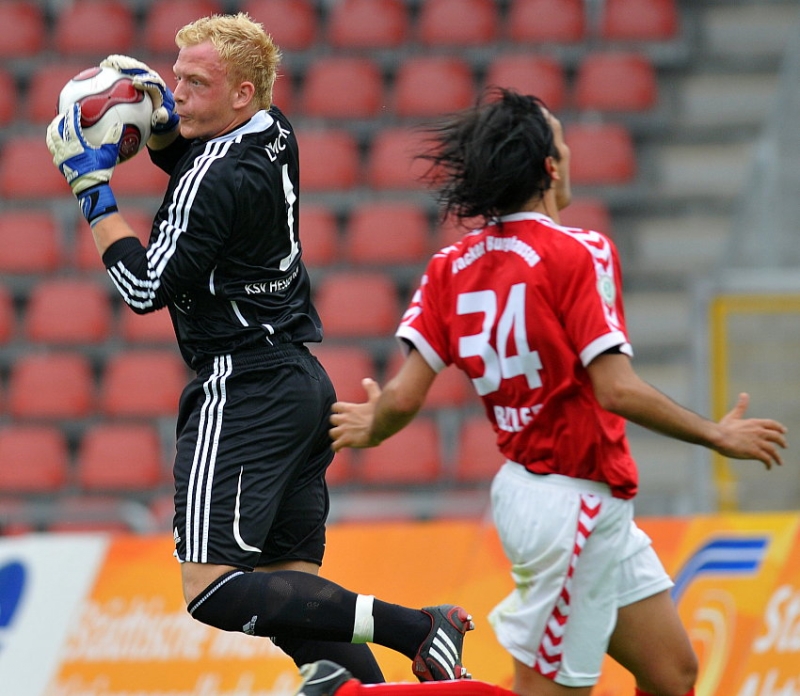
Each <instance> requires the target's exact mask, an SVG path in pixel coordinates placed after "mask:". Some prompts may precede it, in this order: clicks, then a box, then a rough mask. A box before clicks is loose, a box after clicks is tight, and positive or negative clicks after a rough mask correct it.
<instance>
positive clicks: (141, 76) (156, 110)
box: [100, 54, 180, 150]
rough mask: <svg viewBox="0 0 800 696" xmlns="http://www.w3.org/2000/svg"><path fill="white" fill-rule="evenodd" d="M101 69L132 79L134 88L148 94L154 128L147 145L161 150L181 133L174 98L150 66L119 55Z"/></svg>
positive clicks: (106, 61)
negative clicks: (151, 106) (108, 69)
mask: <svg viewBox="0 0 800 696" xmlns="http://www.w3.org/2000/svg"><path fill="white" fill-rule="evenodd" d="M100 67H101V68H114V70H119V72H121V73H123V74H124V75H129V76H130V77H131V78H132V80H133V86H134V87H136V89H140V90H142V91H143V92H146V93H147V94H148V95H149V96H150V101H152V102H153V117H152V119H151V126H152V132H153V135H152V136H151V137H150V139H149V140H148V141H147V145H148V147H150V148H151V149H153V150H158V149H161V148H163V147H166V146H167V145H169V143H171V142H172V141H173V140H174V139H175V137H176V135H177V132H178V125H179V123H180V118H178V114H176V113H175V97H174V95H173V94H172V90H170V88H169V87H167V85H166V83H165V82H164V80H163V78H162V77H161V75H159V74H158V73H157V72H156V71H155V70H153V69H152V68H151V67H150V66H149V65H147V63H142V61H140V60H136V59H135V58H131V57H130V56H123V55H119V54H115V55H111V56H108V57H107V58H105V59H104V60H103V61H101V63H100Z"/></svg>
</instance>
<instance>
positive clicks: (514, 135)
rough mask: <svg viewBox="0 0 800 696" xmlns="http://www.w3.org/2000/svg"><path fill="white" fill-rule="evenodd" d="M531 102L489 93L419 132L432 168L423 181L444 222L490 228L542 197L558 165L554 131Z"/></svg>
mask: <svg viewBox="0 0 800 696" xmlns="http://www.w3.org/2000/svg"><path fill="white" fill-rule="evenodd" d="M546 108H547V107H546V106H545V104H544V103H543V102H542V101H541V100H540V99H538V98H537V97H534V96H528V95H522V94H518V93H517V92H515V91H513V90H510V89H503V88H493V89H491V90H489V91H488V92H486V93H485V94H484V95H483V97H482V98H481V100H479V101H478V103H477V104H476V105H475V106H473V107H472V108H470V109H466V110H464V111H461V112H458V113H456V114H451V115H449V116H447V117H445V118H444V119H442V120H441V121H439V122H436V123H433V124H431V125H429V126H427V127H424V128H423V132H424V134H425V139H424V143H425V145H424V146H425V147H427V149H426V150H424V151H423V152H421V153H420V154H418V155H417V159H421V160H426V161H427V162H428V163H429V164H430V166H429V168H428V169H427V170H426V171H425V173H424V174H423V175H422V177H421V178H422V180H423V181H424V182H425V183H426V184H427V185H428V186H429V187H430V188H431V189H432V190H433V191H434V192H435V194H436V198H437V200H438V202H439V204H440V206H441V213H442V218H443V219H444V218H447V217H455V218H457V219H458V220H459V221H464V220H467V219H475V218H478V219H481V218H482V219H483V220H484V221H486V222H488V221H490V220H495V219H497V218H498V217H500V216H502V215H507V214H509V213H514V212H516V211H518V210H520V209H521V208H522V207H523V205H524V204H525V203H527V202H528V201H529V200H530V199H531V198H533V197H534V196H537V195H538V196H543V195H544V193H545V191H547V190H548V189H549V188H550V183H551V177H550V174H549V173H548V171H547V168H546V166H545V161H546V159H547V157H555V158H556V159H559V154H558V151H557V149H556V147H555V144H554V142H553V130H552V128H551V126H550V123H549V122H548V121H547V118H546V117H545V114H544V112H543V109H546Z"/></svg>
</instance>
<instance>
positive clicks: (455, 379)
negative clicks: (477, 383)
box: [362, 350, 478, 409]
mask: <svg viewBox="0 0 800 696" xmlns="http://www.w3.org/2000/svg"><path fill="white" fill-rule="evenodd" d="M405 359H406V356H405V354H404V353H403V352H402V351H400V350H397V351H395V352H394V353H392V355H391V357H390V358H389V362H388V364H387V366H386V371H385V374H384V380H383V381H384V382H386V381H388V380H389V379H391V378H392V377H394V375H396V374H397V372H398V371H399V370H400V367H401V366H402V365H403V362H404V361H405ZM477 398H478V397H477V395H476V394H475V390H474V389H473V387H472V383H471V382H470V380H469V377H467V376H466V375H465V374H464V373H463V372H462V371H461V370H459V369H458V368H457V367H455V366H454V365H450V366H448V367H446V368H445V369H444V370H442V371H441V372H440V373H439V374H438V375H436V380H435V381H434V383H433V385H432V386H431V388H430V390H429V391H428V395H427V396H426V397H425V408H426V409H435V408H459V407H461V406H464V405H466V404H468V403H470V402H477ZM362 400H363V399H362Z"/></svg>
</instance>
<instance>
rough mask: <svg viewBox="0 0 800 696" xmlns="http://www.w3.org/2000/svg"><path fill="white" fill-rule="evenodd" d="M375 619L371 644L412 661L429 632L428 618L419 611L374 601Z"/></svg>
mask: <svg viewBox="0 0 800 696" xmlns="http://www.w3.org/2000/svg"><path fill="white" fill-rule="evenodd" d="M372 616H373V618H374V619H375V632H374V633H375V635H374V640H373V641H372V642H373V643H377V644H378V645H383V646H385V647H387V648H391V649H392V650H396V651H397V652H399V653H402V654H403V655H405V656H406V657H407V658H408V659H410V660H413V659H414V655H416V654H417V650H419V646H420V645H422V641H424V640H425V638H427V637H428V633H430V631H431V619H430V617H429V616H428V615H427V614H425V613H423V612H422V611H420V610H419V609H408V608H407V607H403V606H400V605H399V604H389V603H387V602H382V601H380V600H379V599H376V600H375V602H374V604H373V605H372Z"/></svg>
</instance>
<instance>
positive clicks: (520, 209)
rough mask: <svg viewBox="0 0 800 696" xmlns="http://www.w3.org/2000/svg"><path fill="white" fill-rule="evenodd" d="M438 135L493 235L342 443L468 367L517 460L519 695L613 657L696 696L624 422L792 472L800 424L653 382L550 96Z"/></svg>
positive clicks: (412, 317)
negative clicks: (574, 186)
mask: <svg viewBox="0 0 800 696" xmlns="http://www.w3.org/2000/svg"><path fill="white" fill-rule="evenodd" d="M429 135H430V148H429V149H428V150H427V151H426V152H424V153H422V157H423V159H425V160H426V161H428V162H429V163H430V165H431V169H430V176H429V180H430V183H431V185H432V186H433V187H434V188H435V190H436V191H437V194H438V198H439V202H440V204H441V205H442V209H443V215H445V216H447V215H450V216H455V217H456V218H458V219H460V220H462V221H466V220H472V221H474V220H478V221H479V228H478V229H476V230H474V231H472V232H470V233H468V234H465V235H464V236H463V237H462V238H461V239H460V240H459V241H458V242H457V243H455V244H453V245H451V246H448V247H446V248H444V249H441V250H440V251H439V252H437V253H436V254H435V255H434V256H433V257H432V258H431V260H430V262H429V264H428V267H427V270H426V272H425V275H424V277H423V278H422V281H421V283H420V286H419V289H418V290H417V292H416V294H415V295H414V297H413V299H412V301H411V304H410V306H409V307H408V310H407V311H406V313H405V315H404V317H403V319H402V322H401V324H400V327H399V328H398V330H397V333H396V335H397V337H398V339H400V341H401V343H402V344H403V345H404V347H405V348H406V349H407V357H406V360H405V362H404V363H403V365H402V367H401V368H400V369H399V371H398V373H397V374H396V375H395V376H394V377H393V378H392V379H391V380H390V381H389V382H388V383H387V384H386V385H385V386H384V387H383V389H382V390H381V388H380V387H379V386H378V384H377V383H376V382H374V381H373V380H371V379H365V380H364V387H365V390H366V392H367V397H368V401H367V402H365V403H362V404H353V403H344V402H338V403H336V404H335V405H334V407H333V414H332V416H331V423H332V428H331V431H330V432H331V437H332V438H333V441H334V444H333V448H334V450H339V449H342V448H343V447H374V446H376V445H379V444H380V443H381V442H382V441H383V440H385V439H386V438H387V437H390V436H391V435H393V434H394V433H396V432H397V431H399V430H400V429H401V428H403V427H404V426H405V425H406V424H407V423H409V422H410V421H411V420H412V419H413V418H414V416H415V414H416V413H417V411H418V410H419V409H420V407H421V406H422V405H423V402H424V400H425V395H426V393H427V392H428V389H429V388H430V386H431V384H432V383H433V381H434V379H435V378H436V375H437V373H438V372H440V371H441V370H442V369H443V368H444V367H445V366H447V365H449V364H451V363H452V364H455V365H456V366H457V367H458V368H460V369H461V370H463V371H464V372H465V373H466V374H467V375H468V376H469V377H470V378H471V380H472V383H473V385H474V387H475V389H476V391H477V392H478V394H479V395H480V397H481V398H482V400H483V404H484V406H485V409H486V415H487V417H488V419H489V421H490V422H491V424H492V426H493V428H494V431H495V433H496V436H497V446H498V448H499V450H500V451H501V453H502V454H503V455H504V457H505V459H506V461H505V463H504V464H503V465H502V467H501V468H500V470H499V471H498V472H497V474H496V476H495V478H494V480H493V482H492V510H493V516H494V522H495V525H496V527H497V530H498V534H499V536H500V539H501V541H502V544H503V547H504V550H505V552H506V555H507V556H508V559H509V560H510V562H511V564H512V570H511V574H512V577H513V579H514V582H515V587H516V589H515V590H514V591H513V592H512V593H511V595H509V596H508V597H507V598H506V599H504V600H503V601H502V602H501V603H500V604H499V605H498V606H497V607H496V608H495V609H494V610H493V612H492V613H491V614H490V617H489V618H490V622H491V624H492V627H493V629H494V631H495V633H496V634H497V637H498V640H499V641H500V643H501V644H502V645H503V646H504V647H505V648H506V649H507V650H508V652H509V653H510V654H511V656H512V658H513V663H514V685H513V689H514V691H515V692H516V693H518V694H523V695H525V696H528V695H530V696H534V695H535V696H558V695H564V694H570V695H571V696H586V695H588V694H589V693H590V692H591V689H592V686H593V685H594V684H595V683H596V682H597V680H598V678H599V676H600V670H601V665H602V661H603V659H604V654H605V653H608V654H610V655H611V656H612V657H613V658H614V659H615V660H617V661H618V662H619V663H620V664H621V665H623V666H624V667H625V668H626V669H628V670H629V671H630V672H631V673H632V674H633V675H634V677H635V679H636V689H637V691H636V693H637V694H638V695H639V696H646V695H652V696H684V695H687V694H693V693H694V691H693V689H694V684H695V680H696V676H697V669H698V666H697V658H696V656H695V654H694V651H693V649H692V646H691V644H690V641H689V638H688V636H687V634H686V631H685V629H684V627H683V626H682V624H681V621H680V619H679V616H678V613H677V610H676V608H675V606H674V604H673V602H672V600H671V597H670V594H669V589H670V588H671V587H672V584H673V583H672V581H671V579H670V578H669V576H668V575H667V573H666V571H665V570H664V568H663V566H662V564H661V562H660V561H659V559H658V557H657V555H656V554H655V552H654V551H653V549H652V546H651V541H650V539H649V538H648V537H647V535H646V534H645V533H644V532H643V531H642V530H640V529H639V528H638V527H637V526H636V524H635V522H634V520H633V498H634V496H635V494H636V491H637V468H636V463H635V462H634V460H633V458H632V457H631V453H630V450H629V447H628V442H627V439H626V435H625V427H626V420H628V421H632V422H634V423H638V424H639V425H641V426H644V427H646V428H649V429H651V430H655V431H657V432H660V433H662V434H664V435H667V436H669V437H673V438H676V439H679V440H683V441H686V442H689V443H694V444H699V445H703V446H705V447H708V448H710V449H713V450H715V451H717V452H719V453H721V454H723V455H724V456H726V457H732V458H736V459H752V460H756V461H759V462H761V463H763V464H764V466H765V467H766V468H767V469H769V468H771V466H772V465H773V464H781V463H782V462H781V455H780V449H781V448H783V447H785V446H786V439H785V428H784V426H783V425H781V424H780V423H778V422H776V421H774V420H769V419H760V418H745V411H746V409H747V405H748V396H747V395H746V394H741V395H740V396H739V398H738V400H737V403H736V405H735V406H734V407H733V409H732V410H731V411H730V412H729V413H728V414H727V415H725V416H724V417H723V418H722V419H721V420H720V421H719V422H715V421H712V420H709V419H707V418H704V417H702V416H700V415H698V414H696V413H693V412H692V411H690V410H688V409H686V408H684V407H683V406H681V405H679V404H677V403H675V402H674V401H672V400H671V399H669V398H668V397H667V396H665V395H664V394H662V393H661V392H659V391H658V390H657V389H655V388H654V387H652V386H651V385H649V384H647V383H646V382H644V381H643V380H642V379H641V378H640V377H639V376H638V375H637V374H636V372H635V371H634V369H633V367H632V365H631V357H632V355H633V351H632V348H631V345H630V342H629V340H628V335H627V331H626V327H625V314H624V309H623V301H622V293H621V288H622V280H621V272H620V263H619V259H618V255H617V250H616V248H615V246H614V244H613V243H612V241H611V240H610V239H608V238H607V237H606V236H604V235H603V234H601V233H599V232H596V231H591V230H584V229H577V228H570V227H565V226H563V225H561V224H560V221H559V211H560V210H562V209H563V208H564V207H565V206H567V205H568V204H569V202H570V196H571V194H570V179H569V167H570V150H569V147H568V145H567V143H566V142H565V141H564V136H563V131H562V127H561V124H560V122H559V121H558V119H557V118H556V117H555V116H553V115H552V114H551V113H550V112H549V111H548V110H547V109H546V107H545V106H544V105H543V104H542V103H541V102H540V101H539V100H538V99H536V98H535V97H530V96H523V95H519V94H517V93H515V92H512V91H508V90H499V93H497V94H496V95H493V96H492V98H489V99H486V100H484V101H483V102H482V103H481V104H479V105H478V106H476V107H475V108H473V109H469V110H467V111H464V112H462V113H460V114H456V115H454V116H452V117H449V118H448V119H446V120H444V121H443V122H442V123H440V124H438V125H435V126H433V127H432V128H431V129H430V132H429ZM434 688H435V687H434ZM348 696H350V695H349V694H348ZM374 696H378V695H377V694H375V695H374ZM387 696H388V695H387Z"/></svg>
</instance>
